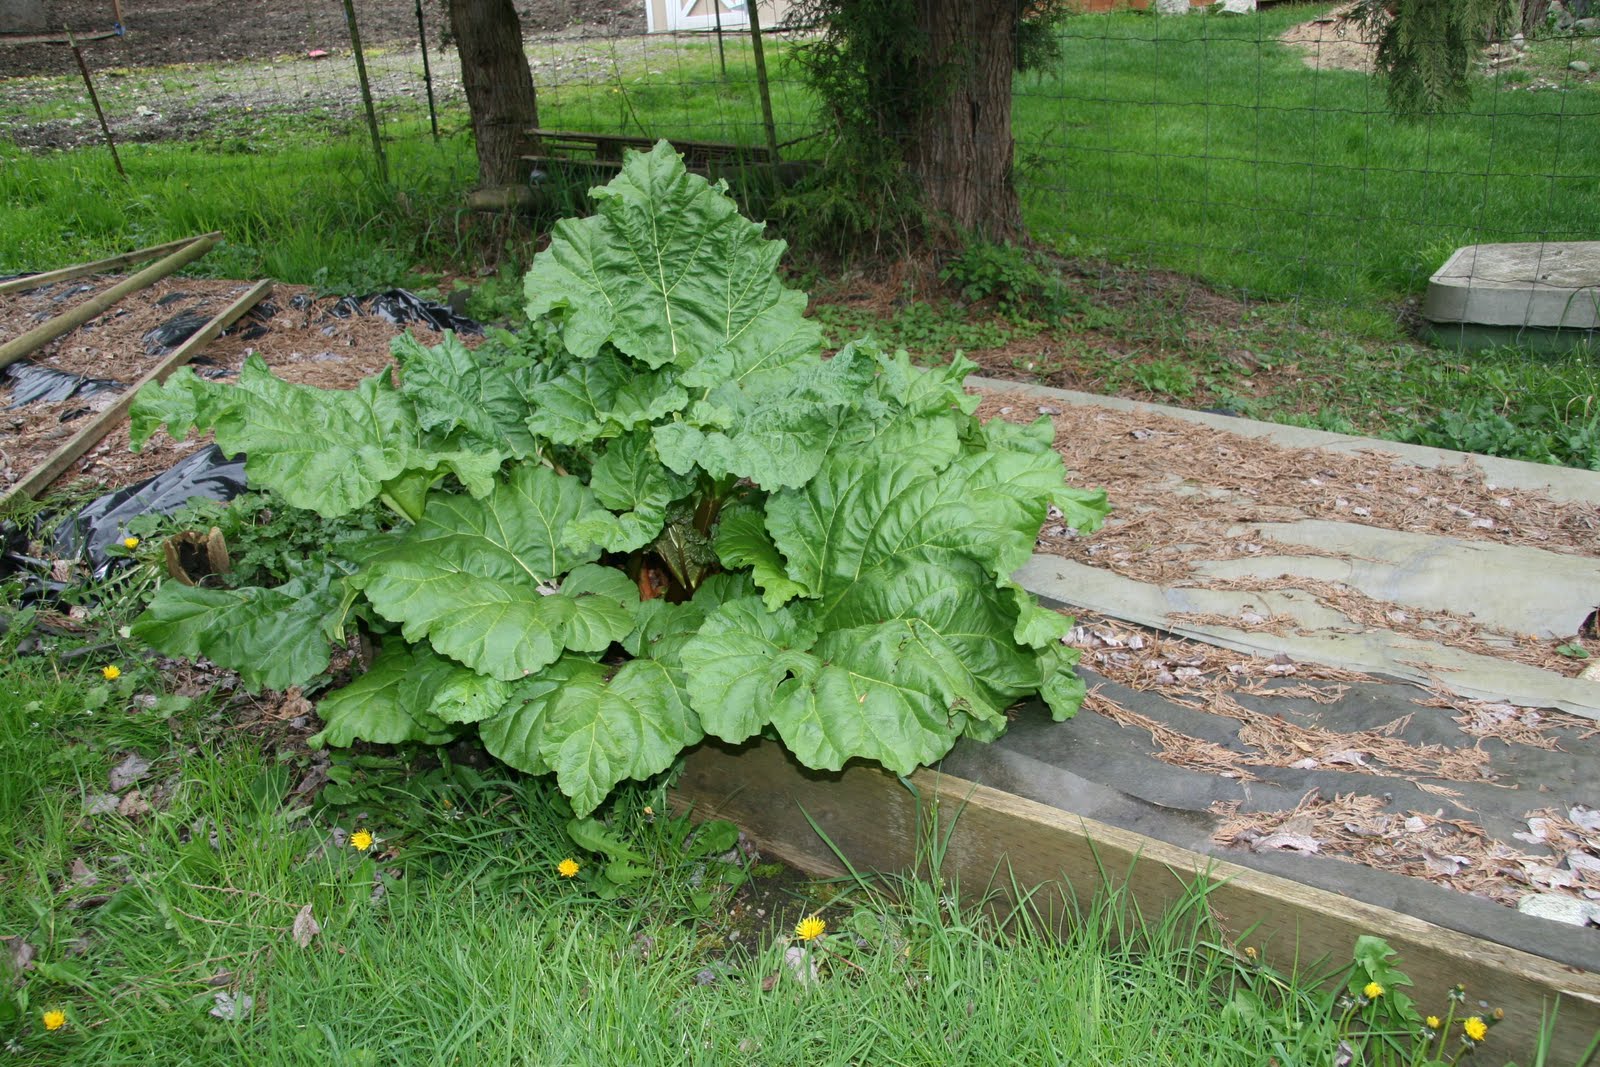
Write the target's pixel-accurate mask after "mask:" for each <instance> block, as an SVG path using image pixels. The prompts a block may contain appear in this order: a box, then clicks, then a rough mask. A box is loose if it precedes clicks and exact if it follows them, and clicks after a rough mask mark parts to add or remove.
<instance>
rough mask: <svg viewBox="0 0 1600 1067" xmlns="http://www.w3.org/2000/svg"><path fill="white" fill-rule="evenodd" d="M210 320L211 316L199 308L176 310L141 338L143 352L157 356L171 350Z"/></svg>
mask: <svg viewBox="0 0 1600 1067" xmlns="http://www.w3.org/2000/svg"><path fill="white" fill-rule="evenodd" d="M210 321H211V316H210V315H209V314H207V313H206V312H205V311H202V310H201V309H199V308H190V309H189V310H188V311H180V312H178V313H177V314H176V315H174V316H172V318H170V319H168V320H167V321H166V322H163V323H162V324H161V325H160V326H157V327H156V328H155V329H153V330H151V331H150V332H149V333H147V334H145V335H144V337H143V338H141V340H143V341H144V350H145V354H146V355H150V356H159V355H162V354H163V353H166V352H170V351H172V350H173V349H174V348H177V347H178V346H179V345H181V344H183V342H185V341H187V340H188V339H189V338H191V337H193V336H194V335H195V334H197V333H199V332H200V328H201V327H202V326H204V325H205V324H206V323H208V322H210Z"/></svg>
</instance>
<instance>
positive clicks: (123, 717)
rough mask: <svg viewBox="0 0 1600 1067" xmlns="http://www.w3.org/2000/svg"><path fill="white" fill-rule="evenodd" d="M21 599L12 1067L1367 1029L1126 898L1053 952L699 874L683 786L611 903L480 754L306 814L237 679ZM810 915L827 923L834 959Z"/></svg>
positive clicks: (949, 1060) (574, 1058) (963, 1051)
mask: <svg viewBox="0 0 1600 1067" xmlns="http://www.w3.org/2000/svg"><path fill="white" fill-rule="evenodd" d="M7 594H8V595H7V601H8V602H9V606H8V607H6V608H5V609H4V617H5V619H6V622H7V623H8V628H7V629H8V632H7V634H6V636H5V638H4V639H3V647H0V652H3V653H4V657H3V664H4V665H3V666H0V687H3V688H4V691H5V692H6V693H7V694H8V698H9V699H8V700H7V701H5V702H4V703H3V706H0V828H3V832H0V887H3V892H0V934H3V935H4V936H6V937H7V938H9V939H11V940H8V941H7V942H6V945H7V948H8V949H9V950H10V953H9V954H10V956H11V957H12V958H15V959H23V958H26V959H27V960H28V962H27V964H26V968H25V969H24V970H23V971H22V972H20V974H19V973H13V972H11V971H8V970H6V968H5V965H4V962H3V961H0V1042H3V1043H4V1044H5V1046H6V1047H7V1048H8V1049H9V1050H10V1051H11V1052H12V1053H13V1054H19V1055H20V1056H21V1057H22V1059H21V1060H19V1062H28V1063H39V1064H45V1063H106V1064H123V1063H162V1064H174V1065H176V1064H210V1063H218V1064H221V1063H240V1062H249V1063H263V1064H265V1063H272V1064H298V1063H305V1064H327V1063H337V1064H366V1063H373V1064H381V1063H419V1064H421V1063H438V1064H458V1063H459V1064H475V1063H481V1064H504V1063H537V1064H624V1063H626V1064H683V1063H703V1064H726V1063H734V1062H748V1063H765V1064H797V1065H798V1064H846V1063H903V1064H930V1065H931V1064H957V1063H960V1064H975V1065H977V1064H982V1065H988V1064H1000V1063H1014V1064H1039V1063H1063V1062H1071V1063H1095V1062H1105V1063H1133V1062H1148V1063H1206V1064H1240V1065H1246V1064H1249V1065H1254V1064H1258V1063H1259V1062H1260V1054H1261V1050H1262V1049H1264V1048H1267V1047H1269V1046H1271V1045H1272V1044H1274V1043H1277V1044H1279V1045H1281V1046H1282V1047H1283V1048H1284V1049H1285V1050H1298V1052H1299V1053H1302V1054H1304V1055H1306V1056H1307V1057H1308V1058H1306V1059H1303V1060H1285V1061H1284V1062H1306V1063H1311V1062H1320V1058H1316V1057H1314V1056H1313V1052H1314V1049H1315V1047H1316V1046H1317V1045H1319V1044H1321V1043H1325V1042H1327V1041H1328V1040H1329V1039H1330V1035H1331V1034H1334V1032H1335V1031H1334V1030H1332V1029H1330V1027H1333V1026H1335V1025H1336V1024H1337V1025H1340V1026H1342V1027H1343V1029H1342V1030H1341V1031H1340V1032H1341V1033H1344V1034H1347V1035H1348V1034H1351V1033H1352V1032H1353V1031H1352V1028H1351V1024H1350V1021H1349V1020H1348V1019H1347V1020H1345V1021H1344V1022H1343V1023H1342V1024H1339V1023H1337V1020H1334V1019H1332V1018H1330V1011H1331V1009H1330V1005H1331V997H1323V996H1322V995H1320V994H1318V993H1317V992H1316V990H1315V989H1314V988H1313V987H1312V986H1311V985H1310V984H1309V983H1307V984H1304V985H1296V984H1293V983H1288V982H1285V981H1284V979H1283V978H1282V977H1281V976H1280V975H1278V974H1276V973H1275V972H1272V971H1270V970H1268V969H1267V968H1265V967H1263V966H1261V965H1259V964H1255V963H1252V962H1250V961H1247V960H1246V959H1245V958H1244V957H1243V956H1241V955H1238V954H1236V953H1235V952H1234V951H1233V950H1232V949H1231V948H1230V947H1228V946H1227V945H1225V944H1223V943H1222V942H1221V941H1220V935H1219V934H1218V933H1217V931H1216V930H1215V929H1213V928H1212V927H1211V926H1210V925H1209V923H1208V922H1207V921H1206V920H1205V919H1204V916H1205V914H1206V912H1205V907H1204V902H1203V901H1201V900H1195V901H1192V902H1191V903H1190V904H1189V905H1188V906H1186V907H1183V908H1179V909H1177V910H1175V911H1174V912H1173V913H1172V914H1170V915H1166V916H1149V917H1146V918H1144V919H1141V918H1140V917H1139V916H1138V915H1137V914H1136V913H1135V912H1133V911H1131V910H1130V909H1129V908H1128V907H1127V906H1126V903H1125V902H1123V901H1119V900H1116V899H1112V898H1107V897H1102V898H1101V901H1100V903H1099V904H1098V905H1097V906H1096V907H1094V908H1092V909H1090V910H1089V911H1087V912H1086V913H1083V914H1080V916H1079V918H1078V921H1077V922H1076V923H1075V924H1074V925H1073V926H1072V928H1071V932H1070V934H1069V935H1068V936H1067V938H1066V940H1065V941H1064V942H1062V941H1057V940H1056V939H1055V938H1053V937H1049V936H1044V935H1041V934H1040V933H1039V932H1038V930H1037V929H1036V928H1035V927H1033V926H1032V925H1030V924H1029V923H1028V922H1026V921H1025V920H1024V919H1023V917H1021V916H1013V918H1012V920H1010V921H1009V922H1006V923H999V922H997V921H996V920H995V919H994V918H993V917H992V916H989V915H988V914H987V913H985V912H984V911H982V910H981V909H978V908H976V907H971V906H957V905H955V904H954V903H953V897H952V895H951V894H953V893H955V892H956V887H953V886H948V885H940V884H938V883H934V882H929V881H926V880H915V879H912V880H899V881H895V880H891V881H890V882H887V883H881V884H880V885H878V886H876V887H867V886H865V885H843V886H841V885H821V886H807V885H805V884H803V883H796V882H793V881H792V880H789V881H785V880H779V879H778V876H777V873H776V869H775V868H770V867H762V866H761V865H760V864H759V863H758V864H751V863H750V862H748V861H747V860H745V859H744V858H743V857H742V855H741V854H739V853H737V852H735V854H734V857H735V858H732V859H720V858H716V857H707V856H700V857H696V856H694V855H693V852H692V849H687V848H686V841H685V833H686V831H687V827H688V825H689V824H688V823H687V822H686V821H684V820H682V819H673V818H671V817H669V816H668V815H667V814H666V810H667V809H666V802H665V799H664V793H663V790H662V789H661V788H660V787H637V788H632V789H628V790H624V791H623V792H622V793H621V794H620V795H619V796H618V797H617V798H616V800H615V801H614V802H613V803H612V804H611V805H610V806H609V808H608V809H607V823H608V827H609V832H610V833H611V834H612V835H613V836H614V837H615V838H617V839H618V840H621V841H624V842H626V844H627V845H628V846H629V847H630V848H632V849H633V850H635V851H636V853H637V854H638V856H639V858H640V862H641V863H643V864H644V865H645V866H646V867H648V868H649V874H648V877H644V878H642V879H639V880H637V881H635V882H634V883H633V884H632V888H630V890H629V891H628V892H627V893H626V894H625V895H623V896H621V897H615V896H614V894H609V893H606V892H601V891H599V888H598V883H595V882H593V881H592V880H591V874H592V872H593V871H594V870H595V869H596V868H597V866H598V865H601V864H603V863H604V862H605V858H604V857H603V856H599V855H596V854H593V853H590V852H586V851H585V850H583V849H582V848H581V847H579V846H576V845H574V844H573V843H572V842H571V840H570V839H569V838H568V832H567V829H566V825H565V823H566V820H565V818H564V817H563V813H562V808H563V804H562V801H561V799H560V797H559V794H557V793H556V792H555V790H554V789H553V787H551V786H549V785H548V784H547V783H546V782H544V781H542V780H536V779H530V778H527V777H525V776H520V775H515V774H513V773H510V772H504V771H497V770H495V769H493V768H490V767H485V766H483V765H482V764H481V763H478V764H476V765H474V763H473V762H472V760H471V757H470V754H468V753H463V752H460V751H457V752H455V753H454V755H455V757H456V758H457V760H458V762H452V761H451V756H449V755H446V754H445V753H442V752H441V753H424V752H415V753H409V754H407V753H400V754H396V755H390V754H386V753H379V752H371V753H369V754H364V755H353V756H347V757H342V758H339V759H337V760H336V762H335V763H334V764H333V766H332V768H331V772H330V778H331V780H332V785H331V786H329V787H327V788H325V789H324V792H323V794H322V796H321V797H320V798H319V799H310V798H307V797H306V796H304V795H302V794H299V793H297V792H295V789H296V786H297V784H298V783H299V782H300V781H301V780H302V778H303V775H304V774H305V772H306V770H307V768H308V767H309V766H310V765H311V762H312V758H313V757H312V754H311V753H309V752H307V751H306V750H305V749H304V747H303V745H301V744H299V738H300V737H301V736H303V732H300V733H297V732H296V729H295V727H294V726H293V724H292V723H290V722H287V721H285V720H282V719H277V718H274V717H273V716H271V715H268V716H266V717H265V718H262V717H259V716H258V715H257V712H259V710H260V709H259V708H258V707H257V706H255V705H253V704H252V703H251V701H250V700H248V699H243V698H241V697H238V696H233V697H230V694H229V692H228V690H227V689H226V687H222V688H218V689H217V690H215V691H213V692H210V693H207V694H203V695H199V696H195V697H178V696H175V695H173V694H172V693H171V692H169V691H168V687H169V686H170V685H171V684H172V682H173V678H172V677H171V676H170V675H169V674H167V673H165V672H166V671H167V670H168V669H169V668H167V667H165V666H163V664H161V663H160V662H158V661H156V660H154V659H152V658H150V657H149V656H148V655H147V654H145V653H142V652H141V651H139V650H138V649H135V648H130V647H126V646H125V644H124V643H122V642H120V641H119V640H118V639H117V638H116V636H115V633H114V631H111V630H106V629H103V627H105V626H109V625H111V624H113V623H115V621H116V620H115V618H114V617H111V616H110V615H108V614H104V613H97V612H91V615H92V617H93V619H94V622H93V626H94V632H92V634H84V633H80V634H79V635H78V636H63V635H62V634H61V633H60V632H59V631H58V630H56V629H55V628H54V627H55V622H58V621H59V620H51V619H50V618H49V617H48V616H45V615H35V614H34V613H32V612H31V611H28V610H21V611H19V610H17V604H16V601H15V594H16V589H15V587H11V588H9V589H8V590H7ZM86 638H92V639H89V640H86ZM80 653H83V654H80ZM111 666H116V667H118V668H119V670H120V675H119V677H117V678H115V679H111V680H108V679H107V678H105V677H104V674H103V672H104V670H105V668H107V667H111ZM462 760H465V762H460V761H462ZM130 761H131V762H130ZM474 766H476V769H474ZM358 830H366V831H369V832H370V833H372V834H373V835H374V836H375V841H374V842H373V843H372V844H371V847H370V848H369V849H362V848H357V847H354V846H355V845H358V844H365V843H366V842H365V841H364V840H363V839H361V838H359V837H356V836H355V833H356V831H358ZM692 841H693V839H692V838H690V839H689V841H688V844H692ZM566 858H575V859H576V860H577V861H578V862H579V864H580V866H579V870H578V874H577V876H576V877H573V878H571V879H570V880H568V879H564V878H562V877H561V876H560V873H559V869H558V864H559V862H560V861H561V860H563V859H566ZM856 859H857V860H859V861H861V862H862V864H863V866H870V862H871V858H870V857H856ZM734 872H737V875H738V877H728V875H729V874H731V873H734ZM745 876H749V881H748V882H745V883H744V887H743V888H742V889H739V890H735V889H733V888H732V884H733V883H735V882H739V881H741V880H742V879H743V878H744V877H745ZM808 914H817V915H820V916H821V917H822V918H823V920H824V922H825V923H826V924H827V932H826V933H825V935H824V936H823V937H822V938H820V939H819V940H818V941H816V942H812V943H810V944H809V945H808V944H806V943H803V942H800V941H798V940H797V939H796V938H795V936H794V935H793V933H792V928H793V926H794V924H795V922H796V920H797V919H798V918H799V917H801V916H805V915H808ZM24 945H25V946H26V948H24V947H23V946H24ZM786 952H787V953H788V954H789V957H790V958H789V960H788V961H787V962H786V960H785V953H786ZM813 969H814V973H813ZM51 1013H60V1015H55V1014H51ZM63 1020H64V1021H63ZM1358 1022H1359V1020H1358ZM51 1023H56V1024H58V1026H57V1028H56V1029H54V1030H51V1029H49V1025H50V1024H51Z"/></svg>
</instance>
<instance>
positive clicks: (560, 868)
mask: <svg viewBox="0 0 1600 1067" xmlns="http://www.w3.org/2000/svg"><path fill="white" fill-rule="evenodd" d="M556 873H557V874H559V875H560V876H561V877H563V878H576V877H577V876H578V861H577V860H575V859H573V858H572V857H571V856H568V857H567V858H566V859H564V860H562V861H561V862H560V863H558V864H556Z"/></svg>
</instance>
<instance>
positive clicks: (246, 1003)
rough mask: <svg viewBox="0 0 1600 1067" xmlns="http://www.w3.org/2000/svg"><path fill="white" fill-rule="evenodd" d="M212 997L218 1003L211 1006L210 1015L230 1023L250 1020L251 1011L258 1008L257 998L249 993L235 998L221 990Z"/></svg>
mask: <svg viewBox="0 0 1600 1067" xmlns="http://www.w3.org/2000/svg"><path fill="white" fill-rule="evenodd" d="M212 997H213V999H214V1000H215V1001H216V1003H215V1004H213V1005H211V1012H210V1014H212V1015H215V1016H216V1017H217V1018H219V1019H223V1020H226V1021H227V1022H230V1023H231V1022H238V1021H239V1020H240V1019H248V1018H249V1017H250V1012H251V1009H253V1008H254V1007H255V1006H256V998H255V997H252V996H251V995H250V994H249V993H241V994H239V995H238V996H234V995H233V994H232V993H229V992H228V991H227V990H225V989H219V990H217V991H216V992H215V993H213V994H212Z"/></svg>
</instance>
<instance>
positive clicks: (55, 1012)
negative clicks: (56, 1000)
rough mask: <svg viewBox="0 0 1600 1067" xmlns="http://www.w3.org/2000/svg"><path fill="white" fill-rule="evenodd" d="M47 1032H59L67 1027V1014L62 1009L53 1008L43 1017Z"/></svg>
mask: <svg viewBox="0 0 1600 1067" xmlns="http://www.w3.org/2000/svg"><path fill="white" fill-rule="evenodd" d="M41 1020H42V1021H43V1022H44V1028H45V1029H46V1030H59V1029H61V1028H62V1027H63V1026H65V1025H67V1013H66V1012H64V1011H62V1010H61V1009H60V1008H51V1009H50V1010H49V1011H47V1012H45V1013H44V1015H43V1016H41Z"/></svg>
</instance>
